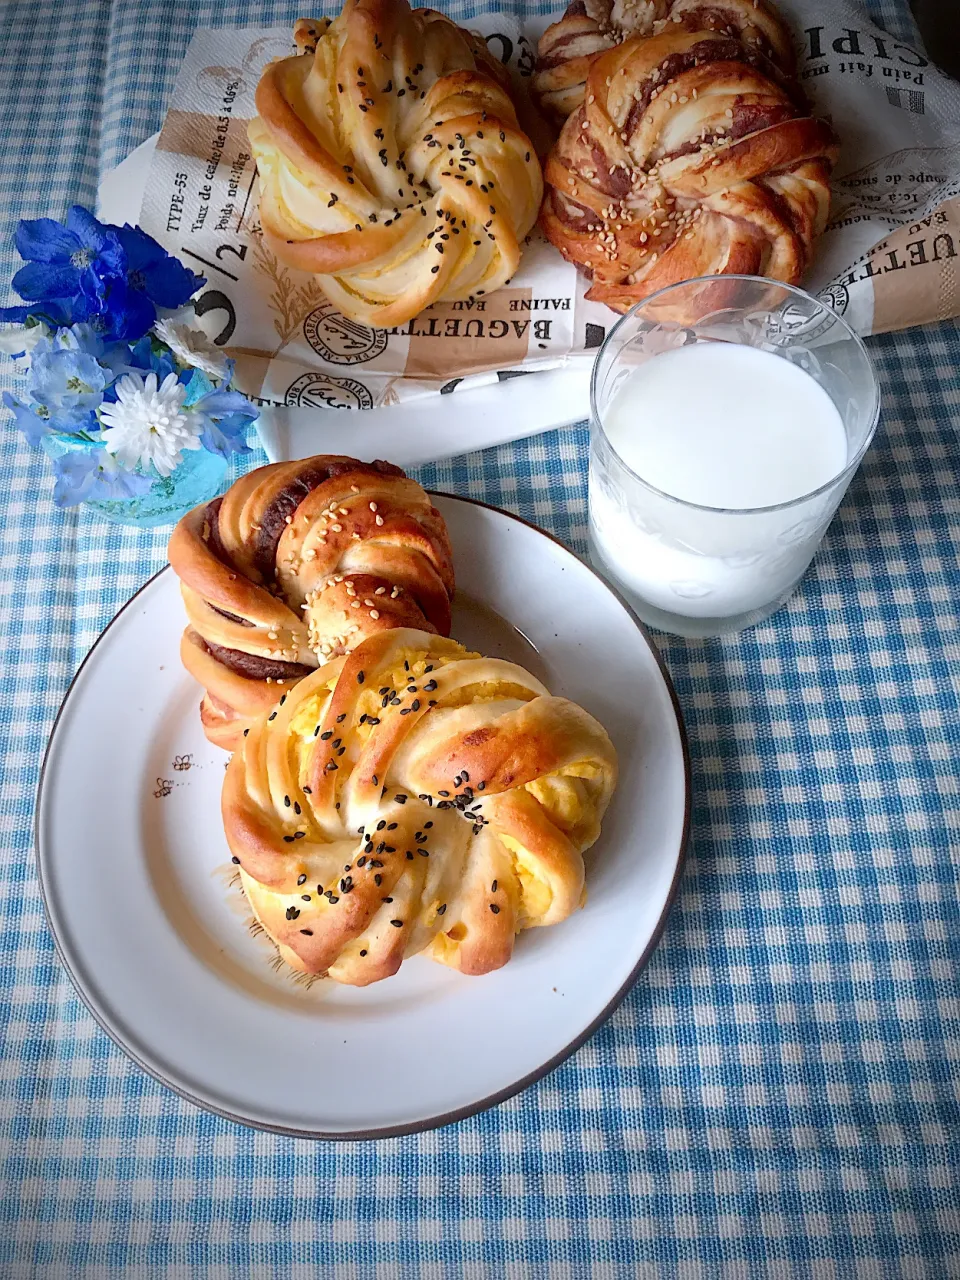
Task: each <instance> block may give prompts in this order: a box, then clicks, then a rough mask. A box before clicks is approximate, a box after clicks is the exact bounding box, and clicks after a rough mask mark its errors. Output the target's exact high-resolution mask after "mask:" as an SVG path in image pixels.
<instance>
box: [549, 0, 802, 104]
mask: <svg viewBox="0 0 960 1280" xmlns="http://www.w3.org/2000/svg"><path fill="white" fill-rule="evenodd" d="M668 24H672V25H673V27H675V28H679V30H681V31H718V32H721V33H722V34H724V35H729V36H734V37H735V38H736V39H738V40H739V41H740V42H741V44H743V45H744V46H745V47H746V49H747V50H748V52H751V53H755V54H759V55H761V56H762V57H764V58H765V59H767V60H768V61H769V62H770V63H771V64H772V65H773V66H774V67H776V68H778V69H779V70H780V71H781V72H783V73H784V74H785V75H787V76H792V75H793V71H794V56H793V49H792V47H791V44H790V33H789V31H788V30H787V28H786V27H785V26H784V24H783V23H782V22H781V21H780V19H779V17H778V16H777V15H776V14H775V13H774V12H773V11H772V10H771V9H770V8H768V7H767V5H766V4H764V3H763V0H706V2H705V0H573V3H572V4H571V5H569V6H568V7H567V9H566V12H565V13H564V15H563V17H562V18H561V19H560V20H559V22H554V23H553V25H552V26H549V27H547V29H546V31H545V32H544V33H543V35H542V36H541V37H540V43H539V45H538V46H537V67H536V71H535V73H534V76H533V90H534V93H535V95H536V96H537V98H538V100H539V102H540V105H541V107H543V109H544V110H545V112H546V113H547V114H548V115H551V116H553V117H554V119H556V120H558V121H563V120H566V118H567V116H568V115H569V114H570V112H571V111H575V110H576V109H577V107H579V106H580V104H581V103H582V102H583V98H584V86H585V84H586V80H587V73H588V72H589V70H590V64H591V62H592V61H593V60H594V58H596V56H597V55H598V54H600V53H603V52H604V50H605V49H612V48H613V47H614V46H615V45H617V44H620V43H621V42H622V41H624V40H627V39H629V38H630V37H631V36H649V35H655V34H658V33H659V32H661V31H663V30H664V29H669V27H668Z"/></svg>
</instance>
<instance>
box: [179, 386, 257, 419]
mask: <svg viewBox="0 0 960 1280" xmlns="http://www.w3.org/2000/svg"><path fill="white" fill-rule="evenodd" d="M193 407H194V409H196V410H197V412H198V413H209V414H212V415H213V416H214V417H220V416H221V415H222V414H225V413H234V414H243V415H244V416H245V417H247V418H249V419H250V421H251V422H252V421H253V419H254V418H259V416H260V410H259V409H258V408H257V407H256V405H253V404H251V403H250V401H249V400H248V399H247V397H246V396H245V395H241V393H240V392H239V391H211V392H210V394H209V395H206V396H204V397H203V399H202V400H198V401H197V402H196V403H195V404H194V406H193Z"/></svg>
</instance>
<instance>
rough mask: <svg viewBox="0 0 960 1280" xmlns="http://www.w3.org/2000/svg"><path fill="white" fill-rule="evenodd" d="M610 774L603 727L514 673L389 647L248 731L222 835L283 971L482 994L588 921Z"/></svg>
mask: <svg viewBox="0 0 960 1280" xmlns="http://www.w3.org/2000/svg"><path fill="white" fill-rule="evenodd" d="M616 772H617V765H616V754H615V752H614V749H613V746H612V744H611V742H610V739H609V738H608V737H607V734H606V733H605V732H604V730H603V729H602V728H601V726H600V725H599V724H598V723H597V722H596V721H595V720H594V719H593V718H592V717H591V716H589V715H588V714H587V713H586V712H585V711H583V710H582V709H581V708H580V707H578V706H576V705H575V704H574V703H572V702H568V701H566V700H565V699H563V698H554V697H551V696H550V695H549V693H548V692H547V690H546V689H545V688H544V687H543V686H542V685H541V684H540V682H539V681H538V680H535V679H534V678H533V676H531V675H530V674H529V673H528V672H526V671H524V670H523V668H522V667H518V666H515V665H514V664H513V663H510V662H504V661H500V660H498V659H493V658H481V657H479V656H477V655H476V654H472V653H468V652H467V651H466V650H465V649H464V648H463V647H462V646H461V645H459V644H457V643H456V642H455V641H453V640H443V639H440V638H438V637H437V636H433V635H430V634H428V633H426V632H423V631H415V630H397V631H392V632H381V633H380V634H378V635H374V636H371V637H370V638H369V639H367V640H365V641H364V642H363V644H362V645H360V647H359V648H357V649H355V650H354V651H353V652H352V653H351V654H349V655H347V656H344V657H340V658H336V659H334V660H333V661H331V662H329V663H327V664H326V666H324V667H321V668H320V670H319V671H316V672H314V673H313V674H312V675H310V676H308V677H307V678H306V679H305V680H302V681H301V682H300V683H299V684H298V685H297V686H296V687H295V688H294V689H292V690H291V691H290V692H289V693H287V694H286V695H285V696H284V697H282V698H281V699H280V702H279V704H278V705H277V706H276V707H275V709H274V710H273V711H272V712H271V713H270V715H269V716H266V717H261V718H260V719H258V720H257V721H255V722H254V723H253V724H252V725H251V726H250V728H249V731H248V736H246V737H245V738H244V739H243V741H242V745H241V747H240V749H239V750H238V751H237V753H236V754H235V755H234V757H233V759H232V760H231V762H230V765H229V767H228V769H227V773H226V778H225V781H224V787H223V821H224V826H225V829H226V834H227V841H228V843H229V846H230V849H231V852H232V853H233V856H234V862H236V863H238V864H239V870H240V878H241V883H242V885H243V889H244V891H245V893H246V895H247V898H248V900H249V902H250V905H251V907H252V909H253V911H254V914H255V915H256V918H257V920H258V921H259V922H260V924H261V925H262V926H263V928H264V929H265V930H266V932H267V933H268V934H269V936H270V937H271V938H272V939H273V941H274V942H275V943H276V945H277V947H278V948H279V951H280V955H281V956H282V957H283V959H284V960H285V961H286V962H287V963H288V964H289V965H291V966H292V967H293V968H294V969H297V970H300V971H301V972H304V973H309V974H324V975H327V976H329V977H331V978H334V979H335V980H336V981H338V982H345V983H350V984H352V985H355V986H365V985H366V984H367V983H370V982H376V981H377V980H378V979H380V978H386V977H389V976H390V975H391V974H393V973H396V971H397V969H398V968H399V967H400V964H401V961H402V960H403V959H404V958H405V957H406V956H410V955H414V954H416V953H418V952H423V953H425V954H426V955H428V956H430V958H431V959H433V960H438V961H440V962H441V963H443V964H446V965H450V966H452V967H453V968H455V969H459V970H460V971H461V972H462V973H467V974H480V973H488V972H489V971H490V970H492V969H498V968H500V967H501V966H502V965H504V964H506V963H507V961H508V960H509V959H510V956H511V953H512V951H513V941H514V935H515V934H516V933H518V932H519V931H520V930H521V929H523V928H527V927H529V926H533V925H547V924H555V923H557V922H558V921H560V920H563V919H565V918H566V917H567V916H568V915H570V913H571V912H572V911H574V910H575V909H576V908H577V907H578V906H579V905H580V904H581V902H582V900H583V879H584V870H583V858H582V853H583V851H584V850H585V849H587V848H588V847H589V846H590V845H591V844H593V842H594V841H595V840H596V838H597V836H598V835H599V832H600V821H601V819H602V817H603V814H604V811H605V809H606V807H607V804H608V802H609V800H610V796H611V794H612V792H613V788H614V786H615V783H616Z"/></svg>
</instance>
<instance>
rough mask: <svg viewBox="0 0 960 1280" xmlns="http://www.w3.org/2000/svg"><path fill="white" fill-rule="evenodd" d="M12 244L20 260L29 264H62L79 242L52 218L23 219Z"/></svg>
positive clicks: (76, 248)
mask: <svg viewBox="0 0 960 1280" xmlns="http://www.w3.org/2000/svg"><path fill="white" fill-rule="evenodd" d="M14 243H15V244H16V246H17V253H19V254H20V257H21V258H26V259H27V260H28V261H30V262H63V261H64V259H67V258H69V257H70V255H71V254H72V253H76V251H77V250H78V249H79V248H80V241H79V240H78V239H77V237H76V236H75V235H74V234H73V232H72V231H69V230H68V229H67V228H66V227H63V226H61V225H60V223H59V222H55V221H54V219H53V218H23V219H22V220H21V221H20V223H19V224H18V226H17V231H16V235H15V236H14Z"/></svg>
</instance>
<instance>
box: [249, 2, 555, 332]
mask: <svg viewBox="0 0 960 1280" xmlns="http://www.w3.org/2000/svg"><path fill="white" fill-rule="evenodd" d="M297 39H298V43H299V44H300V45H301V47H302V48H304V49H305V50H306V52H305V53H304V54H303V55H301V56H299V57H293V58H286V59H283V60H281V61H278V62H274V63H272V64H271V65H270V66H268V67H267V69H266V71H264V73H263V77H262V79H261V81H260V84H259V86H258V88H257V97H256V103H257V111H258V113H259V116H258V118H257V119H255V120H254V121H253V122H252V123H251V125H250V129H249V134H250V142H251V145H252V147H253V151H254V155H255V156H256V160H257V168H258V170H259V173H260V221H261V223H262V226H263V234H264V239H265V241H266V243H267V244H268V245H269V246H270V248H271V249H272V250H273V252H274V253H275V254H276V255H277V257H278V258H280V259H281V260H282V261H284V262H286V263H288V264H289V265H290V266H292V267H298V268H300V269H301V270H304V271H312V272H315V273H316V274H317V275H318V277H319V282H320V285H321V287H322V288H323V291H324V292H325V293H326V295H327V297H328V298H329V299H330V301H331V302H333V303H334V304H335V305H336V306H337V307H338V308H339V309H340V311H341V312H342V313H343V314H344V315H345V316H349V317H351V318H352V319H354V320H360V321H363V322H364V323H366V324H372V325H378V326H381V327H384V328H388V327H390V326H393V325H398V324H403V323H405V322H406V321H408V320H410V319H412V318H413V317H414V316H415V315H417V314H418V313H419V312H420V311H422V310H423V308H424V307H426V306H429V305H430V303H432V302H437V301H439V300H454V299H461V298H469V297H471V296H472V295H474V294H478V295H479V294H482V293H490V292H492V291H493V290H494V289H498V288H499V287H500V286H501V285H502V284H504V283H505V282H506V281H507V280H509V279H510V277H511V276H512V275H513V273H514V272H515V271H516V269H517V266H518V264H519V261H520V241H521V240H522V239H523V237H524V236H525V235H526V234H527V232H528V231H529V230H530V228H531V227H532V226H533V224H534V222H535V221H536V217H537V210H538V209H539V207H540V199H541V196H542V193H543V184H542V179H541V174H540V166H539V163H538V161H537V157H536V155H535V154H534V151H533V148H532V146H531V144H530V140H529V139H528V138H527V137H526V135H525V134H524V133H522V132H521V131H520V129H519V127H518V125H517V117H516V113H515V111H514V108H513V104H512V102H511V101H510V98H509V96H508V93H507V89H506V85H507V78H506V73H505V72H504V69H503V67H502V66H501V65H500V63H498V62H497V61H496V59H495V58H493V57H492V56H491V55H490V54H489V53H488V52H487V48H486V45H485V44H484V42H483V41H482V39H480V38H479V37H475V36H472V35H471V34H470V33H469V32H466V31H464V30H462V29H461V28H460V27H458V26H456V25H455V24H454V23H452V22H450V21H449V19H447V18H445V17H444V16H443V15H442V14H439V13H436V12H434V10H432V9H418V10H415V11H413V12H411V10H410V7H409V5H408V4H407V3H406V0H346V4H345V5H344V9H343V12H342V13H341V15H340V17H339V18H337V19H336V20H335V21H334V22H332V23H329V24H327V23H325V22H324V21H322V20H321V21H317V22H305V21H301V22H300V23H299V24H298V27H297Z"/></svg>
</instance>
